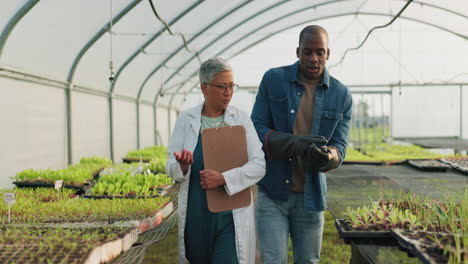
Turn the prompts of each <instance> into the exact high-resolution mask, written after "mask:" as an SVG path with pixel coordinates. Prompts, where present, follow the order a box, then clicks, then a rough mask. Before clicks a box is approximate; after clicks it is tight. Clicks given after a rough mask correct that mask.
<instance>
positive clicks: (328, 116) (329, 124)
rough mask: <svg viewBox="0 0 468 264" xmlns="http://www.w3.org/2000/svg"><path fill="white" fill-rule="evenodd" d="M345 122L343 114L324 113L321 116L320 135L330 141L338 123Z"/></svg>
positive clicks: (334, 112)
mask: <svg viewBox="0 0 468 264" xmlns="http://www.w3.org/2000/svg"><path fill="white" fill-rule="evenodd" d="M341 120H343V113H342V112H337V111H322V114H321V115H320V135H322V136H324V137H325V138H327V140H330V138H331V136H332V135H333V132H335V129H336V126H337V125H338V122H340V121H341Z"/></svg>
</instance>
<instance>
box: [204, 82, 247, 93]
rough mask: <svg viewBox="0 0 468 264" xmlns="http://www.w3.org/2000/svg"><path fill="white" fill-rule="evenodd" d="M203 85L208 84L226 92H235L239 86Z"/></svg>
mask: <svg viewBox="0 0 468 264" xmlns="http://www.w3.org/2000/svg"><path fill="white" fill-rule="evenodd" d="M205 84H208V85H211V86H214V87H216V88H218V89H219V90H220V91H223V92H224V91H226V90H227V91H228V92H235V91H236V90H237V88H239V85H238V84H234V83H233V84H229V85H226V84H212V83H205Z"/></svg>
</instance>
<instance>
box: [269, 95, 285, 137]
mask: <svg viewBox="0 0 468 264" xmlns="http://www.w3.org/2000/svg"><path fill="white" fill-rule="evenodd" d="M268 100H269V102H270V109H271V115H272V120H273V129H275V130H279V131H287V130H288V107H289V104H288V97H287V96H285V97H272V96H270V97H269V98H268Z"/></svg>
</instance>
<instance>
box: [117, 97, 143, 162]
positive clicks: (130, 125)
mask: <svg viewBox="0 0 468 264" xmlns="http://www.w3.org/2000/svg"><path fill="white" fill-rule="evenodd" d="M136 125H137V118H136V105H135V103H134V102H127V101H119V100H114V159H115V160H114V161H115V162H121V161H122V158H123V157H124V156H125V154H127V152H128V151H129V150H133V149H137V129H136Z"/></svg>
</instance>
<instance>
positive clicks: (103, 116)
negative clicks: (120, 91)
mask: <svg viewBox="0 0 468 264" xmlns="http://www.w3.org/2000/svg"><path fill="white" fill-rule="evenodd" d="M72 100H73V101H72V120H73V124H72V132H73V134H72V139H73V141H72V150H73V163H78V162H79V161H80V158H82V157H88V156H100V157H108V158H110V147H109V146H110V139H109V137H110V136H109V104H108V100H107V98H104V97H100V96H95V95H88V94H82V93H73V96H72Z"/></svg>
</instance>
